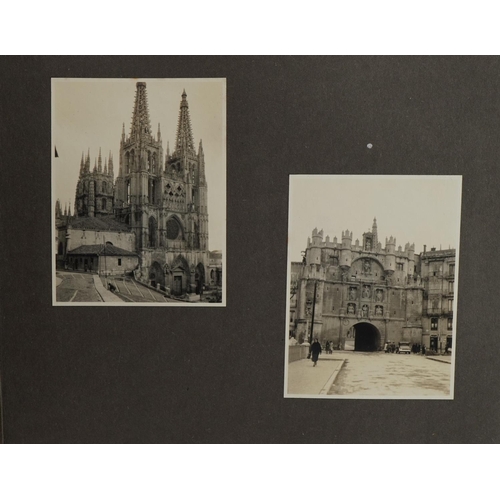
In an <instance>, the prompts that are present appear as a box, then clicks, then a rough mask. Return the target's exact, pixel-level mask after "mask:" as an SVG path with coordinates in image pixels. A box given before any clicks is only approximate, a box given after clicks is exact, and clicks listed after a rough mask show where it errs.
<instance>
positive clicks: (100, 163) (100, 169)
mask: <svg viewBox="0 0 500 500" xmlns="http://www.w3.org/2000/svg"><path fill="white" fill-rule="evenodd" d="M97 171H98V172H102V158H101V148H99V157H98V160H97Z"/></svg>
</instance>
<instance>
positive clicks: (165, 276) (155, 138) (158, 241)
mask: <svg viewBox="0 0 500 500" xmlns="http://www.w3.org/2000/svg"><path fill="white" fill-rule="evenodd" d="M207 190H208V186H207V182H206V178H205V158H204V153H203V145H202V142H201V140H200V141H199V144H198V145H197V147H195V142H194V138H193V132H192V127H191V120H190V115H189V106H188V101H187V94H186V92H185V91H184V92H183V93H182V95H181V101H180V110H179V116H178V123H177V137H176V140H175V145H174V147H173V151H172V152H170V150H169V146H168V143H167V148H166V151H164V148H163V141H162V136H161V130H160V124H158V128H157V132H156V133H153V131H152V127H151V122H150V117H149V103H148V96H147V90H146V83H144V82H137V83H136V94H135V102H134V107H133V113H132V123H131V127H130V132H129V134H126V132H125V125H123V127H122V131H121V139H120V152H119V166H118V176H117V178H116V180H115V179H114V165H113V156H112V155H111V153H110V154H109V157H108V158H106V159H105V160H104V164H103V161H102V157H101V152H100V151H99V156H98V158H97V159H96V160H95V162H94V168H93V170H91V160H90V154H87V155H86V156H84V155H82V160H81V163H80V175H79V179H78V183H77V186H76V196H75V206H74V216H71V214H70V213H69V215H68V214H64V215H63V214H62V211H61V207H60V205H58V207H57V208H56V228H57V235H58V237H57V239H58V242H57V243H58V257H57V260H58V263H59V264H60V265H63V264H64V265H67V264H68V262H70V260H71V256H72V255H74V252H75V250H78V252H79V253H78V255H81V254H82V252H85V250H86V249H85V248H84V247H85V246H88V243H89V238H90V239H91V240H92V241H91V242H90V243H91V244H93V245H95V244H96V243H103V244H112V245H115V246H116V245H117V244H118V245H119V244H120V242H126V245H125V248H124V250H125V251H127V252H129V251H133V252H134V253H135V254H136V255H137V257H138V265H137V266H136V268H135V269H134V275H135V277H136V279H139V280H141V281H144V282H147V283H148V284H150V285H152V286H154V287H155V288H160V289H162V290H166V291H170V292H171V293H172V294H173V295H183V294H185V293H198V294H199V293H200V291H201V290H202V288H203V285H204V284H205V283H207V282H208V283H210V280H209V279H208V280H207V274H209V273H208V268H209V259H210V252H209V237H208V206H207ZM81 233H83V234H84V235H85V236H84V238H82V235H81ZM94 233H95V234H94ZM97 233H98V234H97ZM84 240H85V241H84ZM94 240H95V241H94ZM105 242H106V243H105ZM82 247H83V248H82ZM118 248H119V247H118Z"/></svg>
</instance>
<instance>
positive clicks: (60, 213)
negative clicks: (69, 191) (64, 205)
mask: <svg viewBox="0 0 500 500" xmlns="http://www.w3.org/2000/svg"><path fill="white" fill-rule="evenodd" d="M61 216H62V210H61V202H60V201H59V200H57V201H56V219H59V218H60V217H61Z"/></svg>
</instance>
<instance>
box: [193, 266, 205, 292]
mask: <svg viewBox="0 0 500 500" xmlns="http://www.w3.org/2000/svg"><path fill="white" fill-rule="evenodd" d="M194 278H195V281H196V295H200V293H201V292H202V290H203V285H204V284H205V266H204V265H203V264H202V263H201V262H200V263H199V264H198V265H197V266H196V270H195V275H194Z"/></svg>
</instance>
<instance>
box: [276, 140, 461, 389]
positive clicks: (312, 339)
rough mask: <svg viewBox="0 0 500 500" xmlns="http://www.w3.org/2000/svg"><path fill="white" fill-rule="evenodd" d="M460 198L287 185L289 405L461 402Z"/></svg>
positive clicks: (335, 184) (366, 179) (344, 183)
mask: <svg viewBox="0 0 500 500" xmlns="http://www.w3.org/2000/svg"><path fill="white" fill-rule="evenodd" d="M370 146H371V145H370ZM461 189H462V177H461V176H396V175H393V176H383V175H379V176H370V175H351V176H349V175H316V176H315V175H291V176H290V201H289V229H288V234H289V238H288V294H287V304H288V307H287V331H286V338H287V339H288V343H287V346H286V349H285V397H310V398H313V397H316V398H394V399H396V398H401V399H427V398H428V399H453V380H454V377H453V376H454V362H455V344H456V337H457V314H456V304H457V290H458V252H459V242H460V213H461Z"/></svg>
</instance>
